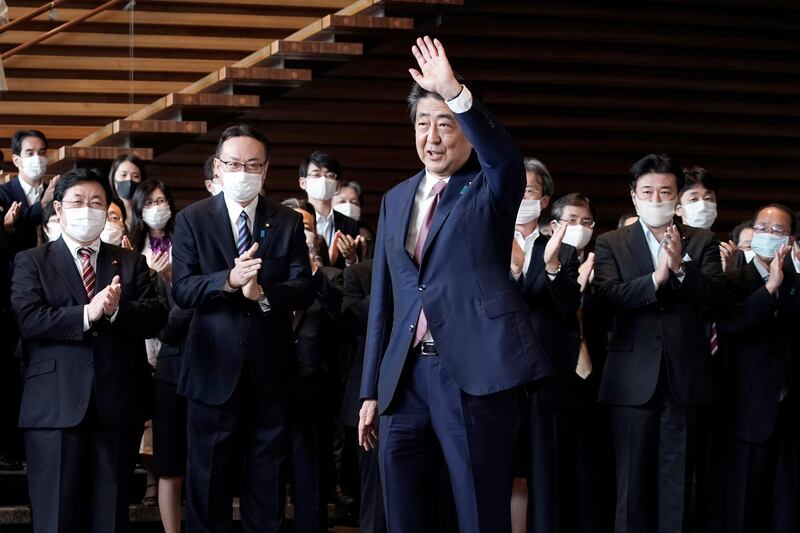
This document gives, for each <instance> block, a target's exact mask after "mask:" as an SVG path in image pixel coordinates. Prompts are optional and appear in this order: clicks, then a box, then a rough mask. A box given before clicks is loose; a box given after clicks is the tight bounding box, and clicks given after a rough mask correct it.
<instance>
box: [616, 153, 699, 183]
mask: <svg viewBox="0 0 800 533" xmlns="http://www.w3.org/2000/svg"><path fill="white" fill-rule="evenodd" d="M651 173H653V174H672V175H673V176H675V181H676V182H677V185H678V190H679V191H680V190H681V189H683V184H684V181H685V178H684V176H683V167H681V165H679V164H678V162H677V161H675V160H674V159H672V158H671V157H670V156H668V155H666V154H648V155H646V156H644V157H643V158H641V159H640V160H638V161H637V162H636V163H634V164H633V166H632V167H631V169H630V170H629V171H628V176H629V183H630V186H631V190H632V191H634V190H636V182H637V181H639V178H640V177H642V176H644V175H645V174H651Z"/></svg>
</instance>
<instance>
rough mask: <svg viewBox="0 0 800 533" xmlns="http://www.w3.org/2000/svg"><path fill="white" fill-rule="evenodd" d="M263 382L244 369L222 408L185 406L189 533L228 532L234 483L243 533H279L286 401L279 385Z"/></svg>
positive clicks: (247, 369) (246, 368) (187, 523)
mask: <svg viewBox="0 0 800 533" xmlns="http://www.w3.org/2000/svg"><path fill="white" fill-rule="evenodd" d="M266 381H267V379H266V378H265V376H261V375H256V373H254V372H252V371H251V370H250V369H249V368H248V365H247V364H245V366H244V369H243V370H242V375H241V378H240V381H239V384H238V385H237V387H236V390H235V391H234V393H233V395H232V396H231V398H229V399H228V401H226V402H225V403H224V404H222V405H207V404H204V403H201V402H198V401H195V400H191V399H190V400H189V401H188V416H187V418H188V420H187V437H188V445H189V461H188V473H187V481H188V482H187V487H186V501H187V510H186V531H187V533H200V532H202V533H226V532H229V531H231V528H232V506H231V504H232V501H233V490H234V487H233V485H234V480H236V479H238V478H241V480H242V486H241V490H240V503H241V507H240V510H241V516H242V530H243V531H245V532H265V533H266V532H276V531H278V530H279V528H280V526H281V521H282V519H283V508H282V506H281V502H282V497H281V492H282V491H281V484H282V480H281V476H280V461H281V448H282V444H283V441H282V439H283V426H284V409H285V406H284V404H285V401H284V396H283V391H279V390H278V385H276V384H274V383H266ZM240 473H241V476H240V475H239V474H240Z"/></svg>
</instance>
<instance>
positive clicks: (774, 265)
mask: <svg viewBox="0 0 800 533" xmlns="http://www.w3.org/2000/svg"><path fill="white" fill-rule="evenodd" d="M791 250H792V247H791V246H790V245H788V244H787V245H785V246H781V249H780V250H778V251H777V252H775V257H774V258H773V259H772V262H771V263H770V264H769V279H768V280H767V285H766V287H767V291H768V292H769V293H770V294H775V292H776V291H777V290H778V289H779V288H780V286H781V284H782V283H783V260H784V259H786V255H787V254H788V253H789V252H790V251H791Z"/></svg>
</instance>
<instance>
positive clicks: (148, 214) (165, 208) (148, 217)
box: [142, 204, 172, 230]
mask: <svg viewBox="0 0 800 533" xmlns="http://www.w3.org/2000/svg"><path fill="white" fill-rule="evenodd" d="M171 216H172V211H170V209H169V205H167V204H164V205H154V206H152V207H145V208H144V209H142V220H143V221H144V223H145V224H147V227H148V228H150V229H157V230H158V229H164V226H166V225H167V222H169V218H170V217H171Z"/></svg>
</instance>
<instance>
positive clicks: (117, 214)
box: [106, 202, 124, 227]
mask: <svg viewBox="0 0 800 533" xmlns="http://www.w3.org/2000/svg"><path fill="white" fill-rule="evenodd" d="M106 221H107V222H109V223H110V224H116V225H117V226H119V227H124V225H123V224H124V223H123V221H122V210H121V209H120V208H119V206H118V205H117V204H115V203H113V202H111V203H110V204H108V212H107V213H106Z"/></svg>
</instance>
